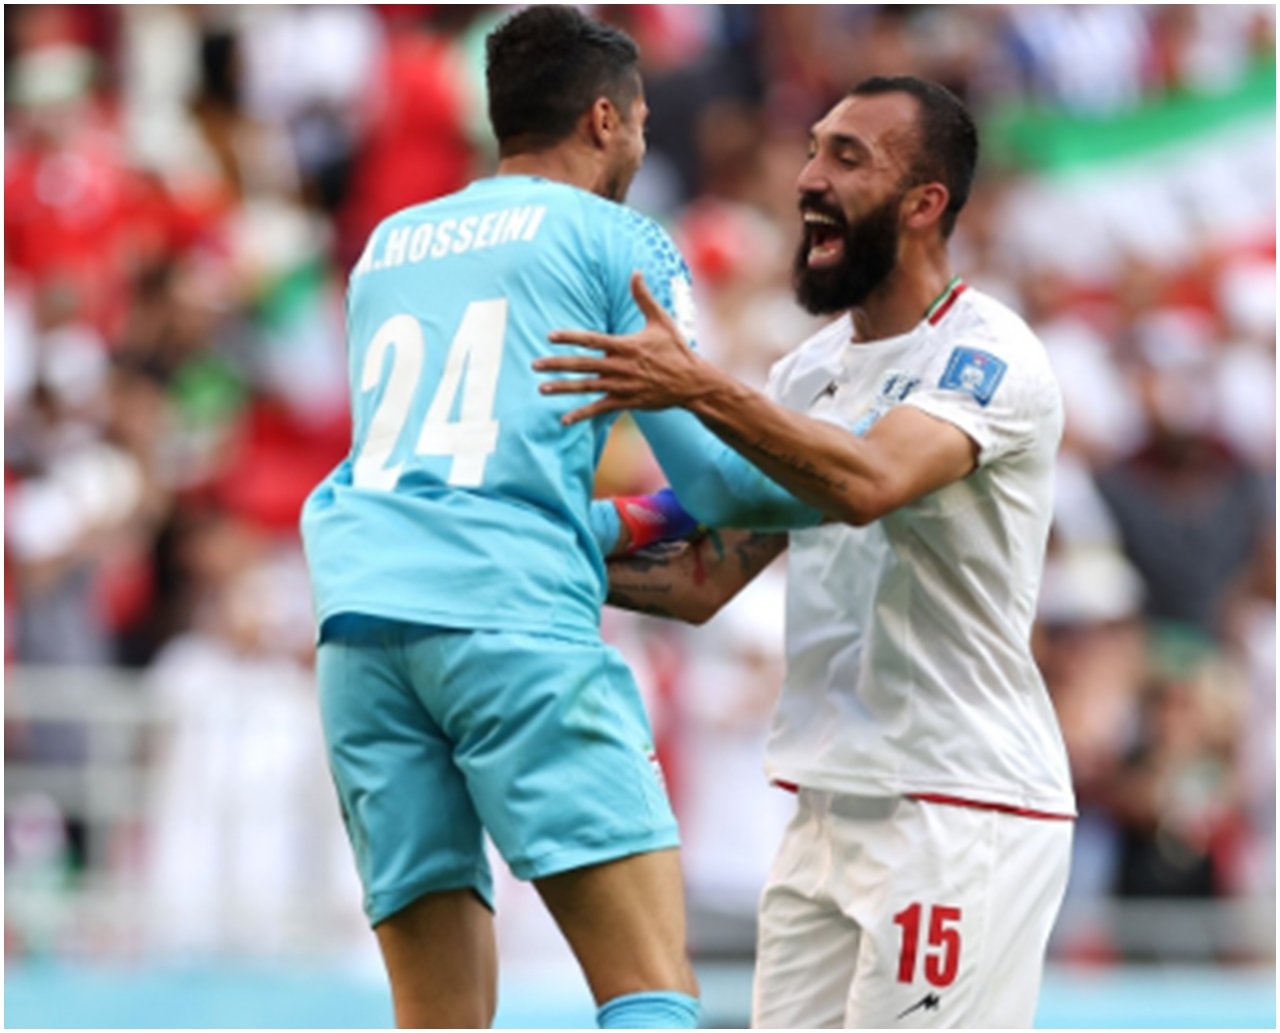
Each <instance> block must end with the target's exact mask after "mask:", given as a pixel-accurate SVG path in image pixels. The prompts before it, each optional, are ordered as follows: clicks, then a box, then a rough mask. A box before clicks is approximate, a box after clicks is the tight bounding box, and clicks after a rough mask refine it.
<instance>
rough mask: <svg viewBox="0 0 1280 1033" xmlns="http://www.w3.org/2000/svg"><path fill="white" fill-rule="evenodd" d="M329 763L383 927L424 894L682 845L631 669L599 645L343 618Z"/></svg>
mask: <svg viewBox="0 0 1280 1033" xmlns="http://www.w3.org/2000/svg"><path fill="white" fill-rule="evenodd" d="M316 663H317V677H318V681H319V688H320V711H321V720H322V722H323V725H324V735H325V742H326V744H327V747H328V753H329V767H330V770H331V771H332V773H333V779H334V783H335V784H336V786H337V790H338V799H339V803H340V804H341V806H342V814H343V820H344V821H345V823H346V826H347V834H348V835H349V837H350V839H351V844H352V848H353V850H354V851H355V856H356V866H357V868H358V869H359V872H360V879H361V882H362V883H363V885H364V895H365V901H364V905H365V912H366V914H367V915H368V916H369V920H370V922H371V923H372V924H373V925H377V924H378V922H380V921H382V920H383V919H384V918H386V917H387V916H389V915H391V914H394V913H395V912H396V911H398V910H400V909H401V908H403V907H405V906H406V905H407V904H410V903H412V902H413V901H414V900H416V899H417V898H418V897H420V896H422V895H423V894H424V893H432V892H438V891H442V890H451V889H463V888H471V889H473V890H475V892H476V893H477V894H478V895H479V896H480V897H481V899H482V900H484V902H485V903H486V904H487V905H488V906H489V907H490V908H492V907H493V878H492V874H491V873H490V871H489V866H488V863H487V861H486V859H485V855H484V841H483V833H484V832H485V831H487V832H488V833H489V835H490V836H491V837H492V839H493V842H494V844H495V845H496V846H497V848H498V851H499V852H500V853H501V854H502V856H503V858H504V859H505V860H506V862H507V864H508V865H510V867H511V871H512V872H513V873H514V874H515V875H516V876H517V877H518V878H521V879H538V878H542V877H543V876H547V875H554V874H556V873H558V872H564V871H568V870H570V869H573V868H581V867H583V866H586V865H592V864H600V863H603V862H605V861H611V860H616V859H618V858H621V857H626V856H629V855H631V854H638V853H645V852H647V851H651V850H661V849H666V848H669V847H674V846H678V845H679V838H678V835H677V832H676V823H675V817H674V815H673V814H672V812H671V804H670V802H669V801H668V799H667V794H666V791H665V788H664V786H663V784H662V776H661V773H660V771H659V769H658V766H657V762H656V759H655V757H654V751H653V735H652V732H651V731H650V728H649V721H648V718H647V717H646V715H645V712H644V707H643V705H642V703H641V700H640V694H639V691H638V689H637V688H636V684H635V681H634V680H633V679H632V677H631V672H630V671H629V670H628V669H627V667H626V665H625V664H624V663H623V662H622V659H621V658H620V657H619V656H618V654H617V652H616V651H615V650H613V649H611V648H609V647H608V646H605V645H604V644H603V643H601V642H599V641H596V642H591V641H574V640H570V639H563V638H554V637H550V636H545V635H527V634H517V633H508V632H480V631H474V632H473V631H455V630H451V629H447V628H432V627H425V626H422V625H416V624H405V623H400V622H395V621H383V620H376V619H373V618H363V617H359V618H357V617H344V618H338V619H335V620H330V621H329V622H327V625H326V627H325V629H324V634H323V636H322V639H321V643H320V647H319V651H318V655H317V661H316Z"/></svg>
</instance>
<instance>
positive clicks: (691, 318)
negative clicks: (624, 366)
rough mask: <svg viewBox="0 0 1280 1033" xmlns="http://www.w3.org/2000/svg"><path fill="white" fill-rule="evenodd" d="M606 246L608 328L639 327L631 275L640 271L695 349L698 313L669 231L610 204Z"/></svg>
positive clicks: (615, 330)
mask: <svg viewBox="0 0 1280 1033" xmlns="http://www.w3.org/2000/svg"><path fill="white" fill-rule="evenodd" d="M611 214H612V215H613V219H612V222H613V226H612V227H611V229H612V232H611V233H610V234H609V244H610V246H609V247H608V249H607V252H606V261H605V277H606V291H607V293H608V297H609V304H610V327H611V329H610V332H611V333H615V334H632V333H635V332H636V331H637V330H639V329H640V328H641V327H643V326H644V316H643V314H642V313H641V312H640V309H639V307H638V306H637V305H636V303H635V299H634V298H633V297H632V296H631V274H632V273H633V272H639V273H642V274H643V275H644V280H645V284H646V285H647V286H648V288H649V292H650V293H651V294H652V295H653V297H654V299H655V300H656V301H657V302H658V304H659V305H661V306H662V307H663V308H664V309H666V310H667V312H668V313H669V314H670V315H671V318H672V319H674V320H675V323H676V326H677V327H678V328H679V330H680V336H681V337H683V338H684V340H685V342H686V343H687V344H688V345H689V347H690V348H693V349H694V350H695V351H696V350H697V347H698V342H697V333H698V327H697V312H696V308H695V305H694V301H693V280H692V277H690V275H689V266H688V264H687V263H686V262H685V260H684V256H683V255H681V254H680V249H679V248H677V247H676V245H675V241H673V240H672V239H671V237H670V235H669V234H668V233H667V231H666V230H664V229H663V228H662V227H661V226H659V225H658V224H657V223H656V222H654V221H653V220H652V219H650V218H649V217H648V216H646V215H641V214H640V213H639V212H635V211H632V210H631V209H630V208H624V207H622V206H621V205H617V206H615V207H614V210H613V211H612V213H611Z"/></svg>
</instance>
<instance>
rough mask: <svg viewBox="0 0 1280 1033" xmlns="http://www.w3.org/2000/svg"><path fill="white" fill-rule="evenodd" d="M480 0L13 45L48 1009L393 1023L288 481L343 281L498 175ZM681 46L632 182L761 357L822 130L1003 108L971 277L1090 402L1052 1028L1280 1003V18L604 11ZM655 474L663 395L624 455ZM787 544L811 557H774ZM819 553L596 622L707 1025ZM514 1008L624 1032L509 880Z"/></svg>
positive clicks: (630, 486) (1060, 665) (760, 369)
mask: <svg viewBox="0 0 1280 1033" xmlns="http://www.w3.org/2000/svg"><path fill="white" fill-rule="evenodd" d="M503 10H504V9H503V8H501V7H496V6H494V7H490V6H455V7H446V6H411V7H390V6H373V7H340V6H338V7H329V6H323V7H307V8H282V7H271V6H256V7H253V8H247V7H244V8H238V7H215V6H200V7H190V8H180V7H173V6H159V7H148V6H132V7H109V6H108V7H87V6H79V7H73V6H30V7H27V6H14V5H6V7H5V12H4V28H5V39H4V57H5V232H4V244H5V293H4V333H5V342H4V362H5V567H4V569H5V579H4V585H5V596H4V598H5V659H6V691H5V874H4V888H5V977H6V978H5V1008H6V1015H5V1020H6V1024H8V1025H11V1026H28V1025H45V1026H80V1025H98V1026H102V1025H106V1026H146V1025H160V1026H183V1025H195V1026H236V1025H249V1026H271V1025H302V1026H331V1025H332V1026H361V1025H379V1024H387V1023H389V1021H390V1009H389V1005H388V1003H387V1000H386V995H385V991H384V989H383V982H382V976H381V972H380V968H379V964H378V960H377V958H376V953H375V951H374V948H373V944H372V940H371V938H370V937H369V935H368V934H367V932H366V931H365V930H364V928H363V923H362V919H361V916H360V914H359V913H358V910H357V903H356V902H357V897H358V890H357V887H356V884H355V879H354V875H353V873H352V872H351V870H350V869H351V865H350V861H349V859H348V856H347V848H346V844H345V842H344V841H343V840H342V838H341V834H340V831H339V823H338V820H337V811H336V806H335V804H334V801H333V799H332V794H331V790H330V786H329V782H328V778H327V776H326V774H325V773H324V769H323V763H322V758H321V750H320V744H319V737H318V727H317V719H316V714H315V707H314V702H313V699H312V685H311V672H310V668H309V665H310V641H311V634H312V628H311V624H310V615H309V608H308V607H309V601H308V592H307V585H306V577H305V571H304V570H303V569H302V566H301V558H300V554H299V548H298V541H297V536H296V532H295V518H296V514H297V510H298V507H299V504H300V502H301V499H302V497H303V495H304V493H305V492H306V491H307V489H308V488H309V487H310V486H311V485H312V484H313V483H314V482H315V481H316V480H317V479H318V478H319V477H320V476H321V475H322V474H323V473H324V472H325V471H326V469H327V468H328V467H329V466H330V465H331V464H332V463H333V462H335V461H336V460H337V459H338V458H339V457H340V456H341V455H342V453H343V452H344V450H345V437H346V433H347V417H346V411H345V402H344V383H343V375H344V366H343V354H342V351H343V344H342V324H341V311H342V296H341V292H342V281H343V274H344V271H345V269H347V268H348V267H349V265H350V264H351V262H352V260H353V258H354V256H355V255H356V254H357V252H358V249H359V247H360V245H361V243H362V240H363V235H364V234H365V233H366V232H367V231H368V229H369V228H370V227H371V226H372V224H373V223H374V222H375V221H376V220H377V219H378V218H379V217H380V216H381V215H382V214H384V213H386V212H389V211H391V210H393V209H395V208H397V207H400V206H403V205H405V204H408V203H411V202H415V201H420V200H423V199H426V198H429V197H431V196H435V195H438V194H441V193H444V192H447V191H450V190H453V189H454V188H456V187H459V186H461V185H462V184H463V183H464V182H465V181H466V180H467V179H468V177H470V176H472V175H474V174H478V173H479V174H483V173H485V172H486V171H487V170H489V169H490V168H491V167H492V161H493V155H492V151H491V146H490V144H489V141H488V138H487V132H486V128H485V124H484V116H483V105H482V101H481V97H480V93H479V89H480V85H481V81H482V80H481V55H482V41H483V35H484V33H485V31H487V29H488V28H489V27H491V25H492V24H493V23H494V22H495V21H496V19H497V18H499V17H500V16H501V13H502V11H503ZM598 10H599V11H600V13H601V14H602V15H603V16H604V17H606V18H608V19H609V20H612V21H615V22H617V23H619V24H621V25H623V26H625V27H626V28H627V29H628V30H629V31H631V32H632V33H633V34H634V35H635V37H636V38H637V40H638V41H639V42H640V44H641V46H642V48H643V52H644V67H645V74H646V80H647V89H648V97H649V103H650V107H651V109H652V118H651V129H650V132H649V145H650V152H649V158H648V161H647V163H646V166H645V168H644V170H643V171H642V173H641V175H640V177H639V179H638V180H637V182H636V185H635V188H634V189H633V192H632V196H631V201H632V203H633V204H635V205H636V206H637V207H639V208H640V209H642V210H644V211H647V212H649V213H650V214H653V215H655V216H656V217H657V218H659V219H660V220H661V221H663V222H664V224H666V225H667V226H669V227H670V228H671V230H672V231H673V233H674V234H675V235H676V236H677V238H678V239H679V241H680V242H681V244H682V246H683V247H684V249H685V252H686V254H687V255H688V256H689V258H690V261H691V263H692V265H693V267H694V273H695V277H696V280H697V286H698V295H699V303H700V319H701V336H702V339H703V342H704V347H705V349H706V350H707V351H708V352H709V353H710V354H711V355H712V356H714V357H715V359H716V360H717V361H718V362H720V363H722V364H724V365H726V366H728V367H730V368H731V369H733V370H734V371H735V372H736V373H737V374H738V375H740V376H741V377H742V378H744V379H746V380H748V381H750V382H754V383H757V384H759V383H761V382H762V381H763V378H764V376H765V373H766V371H767V369H768V366H769V364H770V362H772V361H773V360H774V359H775V358H777V357H778V356H780V355H781V354H782V353H784V352H785V351H786V350H788V349H789V348H791V347H793V346H794V345H795V344H796V343H798V341H799V340H801V339H802V338H803V337H804V336H805V335H806V334H807V332H808V331H809V330H810V329H812V327H813V325H814V324H813V322H812V321H811V320H809V319H807V318H806V317H804V316H803V315H802V314H801V313H800V312H799V311H798V310H797V309H796V307H795V306H794V304H793V303H792V301H791V298H790V294H789V289H788V283H787V281H788V276H787V270H788V267H789V261H790V255H791V251H792V248H793V246H794V242H795V237H796V231H797V220H796V218H795V211H794V194H793V181H794V177H795V174H796V172H797V170H798V167H799V164H800V162H801V160H802V155H803V152H804V145H805V141H804V132H805V129H806V128H807V126H808V125H809V123H810V122H811V121H812V120H813V119H814V118H815V117H816V116H818V115H819V114H821V113H822V111H823V110H825V108H826V107H827V106H828V105H829V104H830V103H831V102H832V101H833V100H834V99H836V98H838V97H839V96H840V94H841V93H842V91H843V90H844V89H845V88H847V86H848V85H850V84H852V83H853V82H854V81H856V80H858V79H860V78H862V77H864V76H866V75H869V74H873V73H876V72H898V71H911V72H915V73H918V74H923V75H926V76H929V77H932V78H935V79H938V80H940V81H942V82H944V83H946V84H947V85H949V86H950V87H952V88H953V89H954V90H956V91H957V92H958V93H959V94H961V95H962V96H963V97H965V98H966V99H967V100H968V101H969V102H970V103H971V105H972V106H973V108H974V110H975V112H976V113H977V114H978V116H979V119H980V122H981V125H982V128H983V132H984V164H983V168H982V171H981V175H980V184H979V188H978V190H977V192H976V193H975V195H974V197H973V199H972V201H971V203H970V205H969V209H968V211H967V212H966V214H965V216H964V218H962V219H961V223H960V228H959V231H958V233H957V237H956V240H955V248H954V250H955V259H956V265H957V268H958V269H959V270H961V271H962V272H963V274H964V275H965V277H966V278H967V279H968V280H969V281H970V282H972V283H974V284H975V285H977V286H979V287H981V288H982V289H984V290H987V291H990V292H992V293H994V294H996V295H997V296H999V297H1001V298H1004V299H1006V300H1009V301H1011V302H1012V303H1013V304H1014V306H1015V307H1016V308H1018V309H1019V310H1020V311H1022V312H1023V313H1024V314H1025V315H1026V317H1027V318H1028V320H1029V321H1030V322H1031V324H1032V325H1033V326H1034V328H1035V329H1036V330H1037V331H1038V332H1039V333H1040V335H1041V336H1042V337H1043V339H1044V340H1045V342H1046V344H1047V346H1048V347H1049V351H1050V356H1051V358H1052V360H1053V363H1054V365H1055V367H1056V369H1057V371H1058V374H1059V376H1060V378H1061V380H1062V384H1063V389H1064V393H1065V396H1066V400H1067V414H1068V431H1067V439H1066V442H1065V445H1064V448H1063V453H1062V461H1061V469H1060V478H1059V500H1058V513H1057V519H1056V522H1055V530H1054V536H1053V540H1052V544H1051V552H1050V558H1049V562H1048V568H1047V571H1046V577H1045V584H1044V591H1043V599H1042V611H1041V620H1040V622H1039V625H1038V627H1037V631H1036V641H1035V645H1036V649H1037V653H1038V656H1039V658H1040V661H1041V663H1042V666H1043V669H1044V671H1045V674H1046V677H1047V680H1048V683H1049V687H1050V691H1051V692H1052V694H1053V698H1054V701H1055V703H1056V705H1057V707H1058V711H1059V713H1060V716H1061V719H1062V723H1063V728H1064V732H1065V735H1066V738H1067V742H1068V746H1069V749H1070V754H1071V759H1072V764H1073V770H1074V775H1075V780H1076V786H1077V790H1078V792H1079V797H1080V804H1081V820H1080V823H1079V828H1078V834H1077V840H1076V847H1075V859H1074V870H1073V876H1072V882H1071V886H1070V890H1069V893H1068V897H1067V901H1066V905H1065V908H1064V913H1063V916H1062V919H1061V921H1060V923H1059V927H1058V929H1057V932H1056V934H1055V937H1054V941H1053V944H1052V947H1051V963H1050V968H1049V973H1048V976H1047V980H1046V987H1045V992H1044V995H1043V1000H1042V1006H1041V1010H1040V1016H1039V1023H1040V1024H1041V1025H1056V1026H1063V1025H1066V1026H1093V1025H1103V1026H1173V1025H1183V1024H1185V1025H1207V1026H1230V1025H1258V1026H1274V1024H1275V914H1276V911H1275V815H1276V797H1275V788H1276V779H1275V695H1274V693H1275V673H1276V672H1275V642H1276V638H1275V577H1274V575H1275V534H1274V531H1275V512H1274V500H1275V434H1276V431H1275V417H1276V401H1275V351H1274V345H1275V337H1276V308H1275V226H1276V209H1275V197H1276V192H1275V186H1276V173H1275V154H1276V138H1275V126H1276V123H1275V9H1274V7H1271V6H1251V7H1250V6H1225V7H1224V6H1214V7H1208V6H1204V7H1201V6H1177V7H1154V6H1152V7H1147V6H1136V7H1135V6H1105V7H1104V6H1097V7H1093V6H1090V7H1071V8H1068V7H1061V6H1052V5H1050V6H1039V7H1018V6H1009V5H999V6H986V7H948V6H941V5H936V6H935V5H928V6H912V7H898V6H883V5H873V6H847V7H842V6H824V7H808V6H769V5H766V6H757V7H748V6H699V5H687V6H672V7H666V6H660V5H635V6H632V5H626V6H601V7H600V8H598ZM659 476H660V475H659V474H658V472H657V471H656V469H655V467H654V465H653V463H652V461H651V460H650V459H649V458H648V456H647V454H646V452H645V449H644V447H643V445H642V444H641V443H640V442H639V441H638V440H637V438H636V436H635V435H634V434H633V433H631V432H629V429H628V427H627V425H626V424H625V423H623V424H621V425H620V427H619V430H618V432H617V433H616V434H615V435H614V437H613V439H612V440H611V443H610V447H609V449H608V451H607V453H606V460H605V462H604V464H603V467H602V469H601V474H600V484H599V488H600V491H601V492H614V491H619V490H628V491H630V490H640V489H646V488H649V487H652V486H654V485H655V484H656V483H658V478H659ZM778 573H779V571H776V570H775V571H772V572H771V574H773V575H777V574H778ZM781 621H782V614H781V582H780V578H779V577H777V576H770V577H766V578H765V579H764V580H763V581H762V582H760V583H759V584H758V585H756V586H753V588H752V589H751V590H750V591H749V593H748V594H747V595H746V596H745V597H743V598H741V599H740V600H738V601H737V602H736V603H735V604H734V605H733V606H732V607H731V608H730V609H729V610H727V611H726V612H725V613H724V614H722V615H721V616H720V617H718V618H717V619H716V620H715V621H713V622H712V623H711V624H709V625H708V626H706V627H704V628H700V629H696V630H693V631H686V630H684V629H679V628H673V627H670V626H667V625H664V624H660V623H657V622H654V621H650V620H647V619H644V618H638V617H635V618H633V617H629V616H627V615H624V614H620V613H615V612H612V611H610V612H607V613H606V616H605V630H606V634H607V636H608V637H609V638H610V639H611V640H612V641H614V642H615V643H616V644H617V645H618V646H619V647H620V648H621V649H622V650H623V651H624V653H625V654H626V655H627V657H628V659H629V660H630V661H631V663H632V664H633V666H634V668H635V669H636V672H637V675H638V677H639V678H640V680H641V682H642V685H643V686H644V689H645V691H646V693H647V696H648V699H649V703H650V707H651V712H652V715H653V718H654V721H655V725H656V727H657V730H658V735H659V739H660V749H661V752H662V756H663V760H664V763H665V766H666V769H667V773H668V777H669V781H670V784H671V787H672V792H673V795H674V798H675V802H676V806H677V809H678V811H679V812H680V814H681V817H682V820H683V824H684V828H685V835H686V841H687V850H686V858H687V867H688V878H689V885H690V906H691V922H692V940H693V949H694V952H695V958H696V961H697V963H698V967H699V971H700V973H701V975H702V978H703V983H704V990H705V993H706V1020H707V1022H708V1023H709V1024H716V1023H719V1024H727V1025H740V1024H742V1023H743V1022H744V1021H745V1017H746V1010H747V985H748V980H749V966H750V952H751V928H752V924H751V923H752V919H751V915H752V910H753V907H754V903H755V894H756V891H757V889H758V887H759V885H760V883H761V881H762V880H763V878H764V875H765V871H766V868H767V864H768V860H769V857H770V853H771V849H772V846H773V844H774V842H775V841H776V837H777V836H778V834H779V831H780V825H781V822H782V821H783V819H784V816H785V812H786V809H787V806H788V801H787V799H786V798H785V796H784V795H783V794H781V793H778V792H776V791H771V790H769V789H768V788H766V787H765V786H764V785H763V780H762V777H761V772H760V757H761V748H762V740H763V729H764V726H765V721H766V719H767V714H768V711H769V707H770V704H771V700H772V696H773V694H774V693H775V691H776V688H777V684H778V680H779V675H780V670H781V662H782V661H781V656H780V633H781ZM499 906H500V916H499V930H500V937H501V943H502V950H503V953H504V957H505V962H506V968H505V970H504V976H503V1000H502V1005H501V1009H500V1013H499V1022H500V1023H502V1024H506V1025H523V1026H529V1025H543V1024H546V1025H580V1024H584V1023H589V1022H590V1020H591V1014H592V1012H591V1007H590V1003H589V999H588V997H587V995H586V991H585V988H584V986H583V985H582V981H581V979H580V978H579V977H578V976H577V975H576V973H575V972H574V970H573V967H572V963H571V961H570V960H569V958H568V955H567V952H566V951H565V949H564V948H563V947H562V946H561V945H560V944H559V942H558V939H557V938H556V936H555V934H554V931H553V930H552V929H551V928H550V926H549V923H548V921H547V920H546V919H545V918H544V917H542V916H541V914H540V912H539V910H538V908H537V905H536V904H535V903H534V901H533V896H532V894H531V893H530V892H529V891H528V890H527V888H524V887H520V886H518V885H517V884H515V883H514V882H511V881H510V880H507V881H504V882H502V884H501V885H500V888H499Z"/></svg>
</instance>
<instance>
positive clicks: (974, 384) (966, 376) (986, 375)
mask: <svg viewBox="0 0 1280 1033" xmlns="http://www.w3.org/2000/svg"><path fill="white" fill-rule="evenodd" d="M1007 368H1008V366H1007V365H1006V364H1005V363H1004V362H1003V361H1002V360H1001V359H997V358H996V357H995V356H994V355H992V354H990V353H989V352H984V351H979V350H978V349H977V348H957V349H956V350H955V351H953V352H952V353H951V358H949V359H948V360H947V368H946V371H945V372H944V373H943V374H942V379H941V380H940V381H939V382H938V386H939V387H940V388H943V389H946V390H952V391H961V392H963V393H964V394H967V395H971V396H972V397H973V400H974V401H976V402H977V403H978V404H979V405H986V404H987V403H988V402H990V401H991V399H992V397H993V396H994V395H995V393H996V388H998V387H999V386H1000V381H1001V380H1003V379H1004V373H1005V370H1006V369H1007Z"/></svg>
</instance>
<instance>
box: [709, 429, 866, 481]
mask: <svg viewBox="0 0 1280 1033" xmlns="http://www.w3.org/2000/svg"><path fill="white" fill-rule="evenodd" d="M715 423H716V426H715V430H716V432H717V433H718V434H720V435H721V437H723V438H724V439H725V441H726V442H727V443H728V444H729V445H731V446H732V447H733V448H735V449H737V450H738V451H742V452H745V453H746V454H747V457H748V458H750V457H751V456H752V455H755V456H758V457H760V458H762V459H766V460H768V461H770V462H773V463H776V464H777V465H778V466H780V467H782V468H783V469H785V470H786V471H787V472H789V473H794V474H798V475H800V476H801V477H803V478H805V479H806V480H807V481H809V482H810V483H811V484H813V485H814V486H815V487H817V488H820V489H822V490H824V491H827V492H840V493H843V492H845V491H847V490H848V489H849V480H848V478H846V477H841V476H838V475H833V473H832V472H831V471H829V470H826V469H823V468H822V467H821V466H818V465H817V464H816V463H814V462H813V460H812V459H810V458H808V457H807V456H804V455H798V454H796V453H794V452H790V451H787V450H785V449H781V448H778V447H777V446H776V445H774V444H773V443H772V442H771V441H770V440H769V439H768V438H764V437H746V436H745V435H743V434H739V433H738V432H737V431H735V430H734V429H733V428H731V427H727V426H725V425H724V424H723V423H720V422H719V421H718V420H717V421H715Z"/></svg>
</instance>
